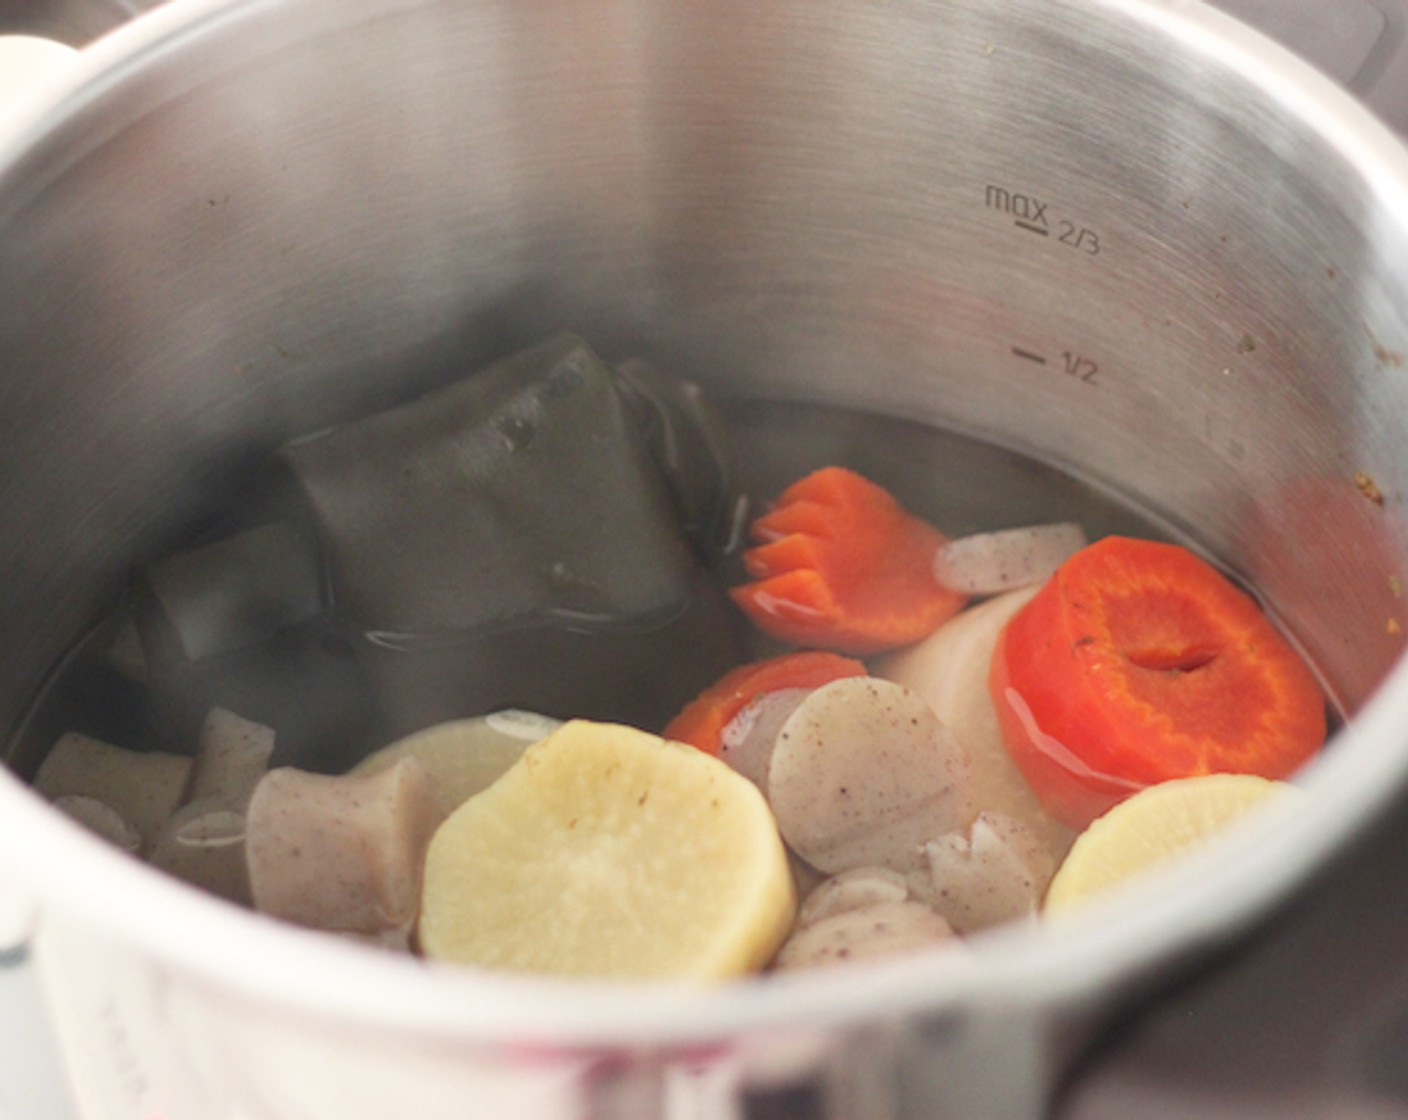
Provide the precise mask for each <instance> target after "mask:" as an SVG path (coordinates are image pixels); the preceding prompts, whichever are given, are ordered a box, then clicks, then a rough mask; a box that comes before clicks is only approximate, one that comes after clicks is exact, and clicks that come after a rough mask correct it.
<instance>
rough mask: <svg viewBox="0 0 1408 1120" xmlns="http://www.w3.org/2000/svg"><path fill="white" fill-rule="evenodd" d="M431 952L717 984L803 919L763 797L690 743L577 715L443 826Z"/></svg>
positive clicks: (425, 918) (430, 913)
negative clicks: (797, 914) (794, 921)
mask: <svg viewBox="0 0 1408 1120" xmlns="http://www.w3.org/2000/svg"><path fill="white" fill-rule="evenodd" d="M424 895H425V897H424V905H423V907H422V911H421V920H420V928H419V931H418V937H419V944H420V947H421V949H422V951H423V952H424V953H425V955H426V956H427V957H429V958H432V959H435V960H442V961H454V962H457V963H461V964H472V965H478V966H482V967H487V968H506V969H515V970H520V971H527V972H536V973H547V974H553V975H559V976H582V977H598V978H614V979H659V980H677V981H686V982H704V983H710V982H716V981H720V980H724V979H728V978H730V977H733V976H737V975H739V974H742V973H745V972H749V971H751V970H754V969H758V968H761V967H762V966H763V965H765V964H766V963H767V962H768V961H769V960H770V959H771V958H772V956H773V954H774V953H775V952H776V950H777V947H778V946H779V945H780V944H781V943H782V940H783V938H784V937H785V936H786V934H787V931H788V929H789V928H790V926H791V924H792V919H793V915H794V910H795V895H794V892H793V885H792V876H791V872H790V870H789V868H788V863H787V855H786V852H785V850H784V848H783V845H782V841H781V839H780V838H779V837H778V834H777V826H776V825H775V824H774V822H773V819H772V815H771V814H770V813H769V812H768V808H767V803H766V802H765V801H764V800H763V797H762V795H761V794H760V793H759V792H758V790H757V788H756V787H755V786H754V785H753V784H752V783H751V782H749V781H747V780H746V779H745V778H742V777H740V776H739V775H738V774H735V773H734V772H733V771H732V770H730V769H729V768H728V767H727V766H725V765H724V764H723V763H722V762H720V761H719V760H718V759H717V758H713V757H711V756H709V755H707V754H705V753H704V752H703V751H700V750H696V749H695V748H694V747H692V746H688V745H686V744H683V743H678V742H675V741H673V740H666V739H662V738H660V737H658V736H655V735H650V734H647V733H646V732H644V731H638V730H636V729H634V728H630V727H624V726H621V725H617V724H602V723H592V722H589V721H586V720H572V721H570V722H568V723H566V724H564V725H563V726H562V727H561V728H560V729H559V730H557V731H556V732H554V733H553V734H552V735H550V736H549V737H548V738H546V739H544V740H543V741H542V742H541V743H536V744H534V745H533V746H531V747H529V748H528V750H527V751H526V752H525V753H524V755H523V757H522V758H521V759H520V760H519V761H518V763H517V764H516V765H514V766H513V768H512V769H510V770H509V771H508V773H506V774H505V775H504V776H503V777H502V778H500V779H499V780H498V781H497V782H495V783H494V784H493V785H492V786H490V787H489V788H488V789H487V790H485V791H484V792H483V793H481V794H479V795H478V796H476V797H472V798H470V799H469V800H468V801H466V802H465V803H464V804H463V805H461V806H460V807H459V809H457V810H456V811H455V812H454V813H453V814H452V815H451V816H450V818H449V819H448V820H447V821H446V822H445V823H444V824H443V825H441V826H440V828H439V829H438V830H437V831H436V833H435V837H434V839H433V840H432V841H431V844H430V850H429V852H428V853H427V856H426V867H425V892H424Z"/></svg>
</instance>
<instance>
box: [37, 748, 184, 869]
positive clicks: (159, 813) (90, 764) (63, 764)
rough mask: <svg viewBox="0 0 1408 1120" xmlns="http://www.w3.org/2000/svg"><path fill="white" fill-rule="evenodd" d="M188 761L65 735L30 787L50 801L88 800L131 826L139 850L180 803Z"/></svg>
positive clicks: (181, 757) (46, 759) (51, 752)
mask: <svg viewBox="0 0 1408 1120" xmlns="http://www.w3.org/2000/svg"><path fill="white" fill-rule="evenodd" d="M190 775H191V759H190V758H188V757H186V756H185V755H176V754H167V753H165V752H163V751H131V750H127V749H126V748H124V747H117V746H113V745H112V744H111V743H105V742H103V741H102V740H100V739H93V738H90V737H89V736H87V735H82V734H79V733H78V732H75V731H70V732H68V733H67V734H65V735H62V736H61V737H60V738H59V740H58V742H56V743H55V744H54V746H53V747H52V749H51V750H50V751H49V754H48V756H47V757H46V758H45V759H44V762H43V763H42V764H41V765H40V767H39V772H38V773H37V774H36V775H35V778H34V788H35V789H36V790H38V791H39V793H41V794H42V795H43V796H44V797H46V798H48V799H49V800H50V801H57V800H58V799H59V798H61V797H69V796H75V795H76V796H81V797H92V798H95V799H96V800H98V801H101V802H103V803H104V804H106V805H110V806H111V807H112V808H113V809H114V810H115V811H116V812H117V814H118V815H119V816H121V817H122V818H123V819H125V820H127V821H128V822H130V823H131V825H132V826H133V827H134V828H135V829H136V830H137V832H138V834H139V835H140V836H141V838H142V842H141V845H140V848H139V850H145V849H146V848H147V847H148V846H149V845H150V844H151V842H152V840H153V839H155V837H156V834H157V833H158V832H159V831H160V830H161V826H162V824H163V823H164V822H165V821H166V819H167V818H168V817H169V816H171V814H172V813H174V812H175V811H176V807H177V806H178V805H179V804H180V803H181V798H182V795H183V794H184V792H185V789H186V784H187V782H188V781H189V780H190Z"/></svg>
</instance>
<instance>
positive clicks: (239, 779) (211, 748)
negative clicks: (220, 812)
mask: <svg viewBox="0 0 1408 1120" xmlns="http://www.w3.org/2000/svg"><path fill="white" fill-rule="evenodd" d="M273 753H274V729H273V728H272V727H266V726H265V725H264V724H262V723H256V722H254V721H253V720H249V719H245V718H244V717H243V716H237V715H235V713H234V712H230V711H226V710H225V709H224V708H212V709H211V710H210V712H209V713H208V714H207V715H206V717H205V723H204V724H203V725H202V726H201V730H200V742H199V743H198V744H197V746H196V759H195V767H194V769H193V770H192V772H191V783H190V788H189V789H188V790H187V791H186V800H187V801H188V802H205V803H207V804H208V805H210V806H213V805H216V804H218V805H220V806H223V807H224V808H226V809H229V810H231V811H232V812H234V813H236V814H240V815H242V814H243V813H244V810H245V806H247V805H248V804H249V799H250V796H251V795H252V794H253V793H254V787H255V786H257V785H258V784H259V779H260V778H262V777H263V776H264V774H265V772H266V771H267V770H268V769H269V759H270V758H271V757H272V756H273Z"/></svg>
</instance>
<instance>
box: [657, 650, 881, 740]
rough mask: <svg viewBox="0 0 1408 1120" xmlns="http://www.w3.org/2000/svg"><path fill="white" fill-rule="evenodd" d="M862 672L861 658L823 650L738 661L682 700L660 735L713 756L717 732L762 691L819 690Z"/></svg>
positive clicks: (719, 734) (863, 667)
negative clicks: (697, 692)
mask: <svg viewBox="0 0 1408 1120" xmlns="http://www.w3.org/2000/svg"><path fill="white" fill-rule="evenodd" d="M863 676H865V666H864V665H862V664H861V663H860V662H859V661H852V660H851V659H850V658H849V657H841V656H840V655H838V654H834V653H827V652H825V651H822V650H803V651H801V652H799V653H785V654H783V655H782V656H781V657H773V658H769V659H768V660H766V661H754V662H752V663H751V664H748V665H740V666H739V667H738V668H737V669H734V670H733V671H732V672H729V673H725V674H724V675H723V676H722V677H720V678H719V680H717V681H716V682H715V683H714V684H712V685H710V686H709V687H708V688H706V689H705V690H704V691H703V692H701V693H700V694H699V695H698V696H697V697H695V698H694V699H693V700H691V701H690V702H689V703H688V704H686V705H685V706H684V708H683V709H681V711H680V713H679V715H677V716H675V718H674V719H672V720H671V721H670V722H669V724H668V725H667V726H666V728H665V730H664V732H663V737H664V738H666V739H672V740H674V741H675V742H677V743H689V744H690V745H691V746H695V747H698V748H699V749H700V750H701V751H703V752H704V753H706V754H711V755H717V754H718V753H719V746H720V741H719V739H720V736H721V735H722V734H723V730H724V728H725V727H727V726H728V724H729V721H730V720H732V719H733V717H734V716H736V715H738V713H739V712H741V711H742V710H743V709H744V708H745V707H747V706H748V705H749V704H750V703H752V701H753V700H755V699H756V698H757V697H759V696H762V695H763V694H764V693H768V692H777V691H779V690H781V689H784V688H820V687H821V686H822V685H824V684H830V683H831V682H832V681H834V680H838V679H840V678H841V677H863Z"/></svg>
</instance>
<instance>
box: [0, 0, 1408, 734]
mask: <svg viewBox="0 0 1408 1120" xmlns="http://www.w3.org/2000/svg"><path fill="white" fill-rule="evenodd" d="M111 45H112V46H113V48H114V49H113V50H112V51H110V52H109V54H108V57H109V58H113V57H115V56H116V54H117V53H118V52H117V49H116V44H111ZM1382 189H1383V188H1381V187H1379V186H1378V185H1376V183H1375V182H1373V181H1371V180H1369V179H1367V178H1366V177H1365V176H1364V175H1363V174H1362V173H1361V172H1360V171H1359V170H1357V169H1356V168H1355V167H1354V166H1353V165H1352V163H1351V161H1350V160H1349V159H1347V158H1346V155H1345V153H1344V152H1342V151H1340V150H1337V149H1336V147H1335V146H1334V144H1333V143H1332V142H1331V141H1330V140H1327V139H1326V138H1324V137H1322V136H1318V135H1316V134H1315V133H1314V132H1312V131H1311V130H1309V129H1308V128H1307V127H1306V125H1305V123H1304V121H1302V120H1298V119H1296V117H1295V115H1294V114H1293V112H1292V110H1291V107H1290V106H1289V105H1288V104H1287V103H1285V102H1284V101H1278V99H1277V98H1276V97H1275V96H1274V95H1273V94H1271V93H1268V92H1267V91H1266V90H1265V89H1262V88H1260V87H1259V86H1258V85H1257V84H1256V83H1255V82H1254V81H1253V79H1252V78H1251V77H1248V76H1244V75H1243V74H1240V73H1234V72H1231V70H1229V69H1228V68H1224V67H1223V66H1222V65H1221V64H1220V63H1218V62H1217V61H1216V59H1215V58H1213V57H1212V56H1211V55H1208V54H1205V53H1203V51H1202V50H1201V49H1200V48H1199V47H1198V46H1197V45H1195V44H1193V43H1174V42H1172V41H1170V39H1168V38H1167V37H1165V36H1164V35H1163V34H1161V33H1160V31H1159V30H1158V29H1156V28H1155V26H1153V24H1151V23H1147V22H1145V20H1144V19H1141V18H1137V17H1135V16H1133V15H1128V14H1122V13H1121V6H1120V5H1117V4H1110V5H1105V4H1100V3H1091V2H1078V0H1052V2H1047V3H1029V2H1019V0H945V2H941V3H929V2H924V3H920V2H918V0H913V2H904V3H898V4H887V5H875V4H870V3H860V2H852V0H830V2H826V3H823V4H820V5H816V4H813V5H808V6H806V8H805V10H803V9H801V8H798V7H797V6H795V5H788V4H782V3H759V2H757V0H749V2H747V3H743V2H742V0H725V2H723V3H716V4H710V5H669V4H652V3H647V2H645V0H600V2H596V3H582V4H570V5H562V4H548V3H536V2H535V3H527V4H525V3H520V2H512V3H510V2H497V0H483V2H480V3H475V4H451V3H441V2H434V0H419V2H415V3H410V4H395V5H375V4H373V5H362V6H358V7H356V8H354V9H351V10H346V9H341V8H339V9H338V10H336V11H333V10H331V9H327V10H324V9H323V8H321V7H314V8H313V9H309V8H306V7H300V8H297V9H296V10H295V8H294V6H292V5H284V4H279V3H264V4H252V5H247V6H244V7H240V8H238V9H236V8H234V7H230V8H228V9H226V10H224V11H222V12H220V13H218V14H217V18H212V19H210V20H208V21H205V22H196V23H194V24H192V25H189V26H187V27H186V28H185V29H184V30H179V31H176V32H174V33H173V34H172V35H171V36H170V38H169V40H164V41H157V42H151V41H148V43H147V45H146V47H145V48H144V49H143V50H142V51H141V52H140V53H138V54H137V55H136V56H134V57H130V58H127V59H126V60H124V61H122V62H120V63H118V64H116V65H115V66H113V67H112V68H111V69H110V70H108V71H107V72H106V73H104V74H103V75H101V76H95V77H94V78H93V80H92V81H91V83H90V84H89V85H88V86H87V87H86V88H85V90H84V91H83V94H82V96H79V97H77V98H75V99H73V100H72V101H70V102H69V103H67V104H66V106H65V107H64V109H63V110H62V111H61V112H59V113H56V114H55V115H54V117H53V119H52V127H50V128H49V129H48V130H47V132H46V133H44V134H43V135H42V136H40V137H38V138H37V140H36V141H35V142H34V143H33V144H32V145H30V146H29V147H28V148H26V149H25V150H23V151H19V152H15V151H12V152H10V153H9V155H8V159H7V161H6V163H5V165H4V166H3V168H0V416H3V417H4V423H5V426H6V438H5V440H4V443H3V446H2V447H0V518H3V523H4V524H5V526H6V531H5V533H4V534H3V536H0V631H3V632H4V633H5V634H7V635H8V636H9V641H8V642H7V643H6V645H5V647H4V648H3V649H2V650H0V725H4V726H13V724H14V722H15V720H16V719H17V717H18V715H19V713H20V712H21V711H22V710H23V708H24V706H25V705H26V704H27V703H28V701H29V700H30V698H31V697H32V695H33V693H34V690H35V688H36V687H37V685H38V684H39V682H40V680H41V678H42V676H43V674H44V673H45V672H46V671H47V670H48V668H49V667H50V666H51V665H52V664H53V663H54V662H55V660H56V659H57V658H58V657H59V656H60V655H61V654H62V652H63V651H64V650H65V649H66V648H67V647H68V646H69V644H70V643H71V642H72V641H73V640H74V638H75V636H76V635H77V634H78V633H79V632H80V630H81V629H82V627H83V626H84V625H85V623H86V622H87V620H89V619H90V618H91V617H92V616H93V614H94V612H95V611H96V610H97V609H98V608H100V607H101V606H102V605H103V604H104V603H105V602H107V601H108V600H109V599H110V598H111V596H112V595H113V594H114V593H115V591H116V589H117V588H118V586H119V585H120V584H121V582H122V580H123V579H124V577H125V575H126V573H127V572H128V570H129V569H130V567H131V565H132V564H133V563H134V562H136V561H138V560H140V559H142V558H144V557H148V556H150V555H153V554H155V553H157V552H159V551H161V550H162V549H165V548H168V547H170V546H171V545H172V544H174V543H176V542H178V541H180V540H181V539H183V538H184V537H186V536H188V535H189V534H190V533H191V532H192V531H193V530H195V529H196V528H198V527H199V526H201V525H202V524H204V523H205V522H206V521H207V520H208V519H209V517H210V516H211V515H212V513H213V511H214V510H216V509H217V508H218V507H219V505H220V503H221V502H222V501H223V500H225V499H226V498H227V497H228V496H229V494H230V493H231V492H233V491H235V490H237V489H238V488H239V487H240V486H241V485H243V484H244V483H245V482H247V481H248V479H249V478H250V477H251V474H252V472H253V470H254V469H255V467H256V466H257V464H258V463H259V462H260V461H261V460H262V458H263V457H264V456H265V454H266V453H267V452H268V451H269V450H270V449H271V448H272V447H274V446H277V445H278V444H279V443H281V442H282V441H284V440H285V439H287V438H289V437H291V436H293V435H296V434H299V433H303V432H307V431H310V430H315V429H318V428H320V427H322V426H325V425H327V424H330V423H335V422H337V421H338V420H339V419H342V418H346V417H350V416H353V415H357V414H359V413H363V412H366V411H368V410H370V409H373V408H376V407H380V406H383V405H385V404H388V403H390V402H392V401H396V400H402V399H405V398H407V397H410V396H412V395H414V394H416V393H417V392H419V391H421V390H423V389H424V388H426V387H428V386H430V385H433V384H436V383H439V382H441V381H443V380H445V379H447V378H449V377H452V376H455V375H457V374H459V373H462V372H463V371H466V370H468V369H471V368H473V367H474V366H475V365H476V364H478V363H480V362H482V361H485V360H487V359H489V358H492V357H494V356H497V355H499V354H502V353H504V352H506V351H508V350H509V349H512V348H514V347H516V346H519V345H523V344H527V343H531V342H533V341H536V340H537V339H538V338H539V337H541V336H543V335H544V334H546V333H549V332H551V331H554V330H557V329H562V328H571V329H574V330H577V331H579V332H581V333H582V334H584V335H585V336H586V337H588V338H589V339H591V340H592V341H593V343H594V344H596V345H597V346H598V347H599V348H600V349H601V350H602V351H603V352H604V353H607V354H608V355H619V354H624V353H626V352H633V353H642V354H645V355H647V356H649V357H652V358H654V359H656V360H657V361H659V362H661V363H662V364H664V365H666V366H668V367H670V368H673V369H675V370H678V371H679V372H681V373H683V374H686V375H688V376H691V377H694V378H696V379H698V380H699V381H701V382H702V383H703V384H704V385H705V386H706V387H709V388H711V389H713V390H715V391H717V392H719V393H728V394H752V395H758V396H762V397H769V398H773V397H798V398H806V399H810V400H817V401H822V402H829V403H840V404H845V405H854V406H857V407H862V408H866V409H872V410H876V411H879V412H882V413H886V414H891V415H897V416H904V417H909V418H918V419H921V420H924V421H928V422H932V423H934V424H937V425H941V426H945V427H951V428H954V429H957V430H959V431H963V432H968V433H972V434H975V435H978V436H980V437H983V438H985V439H990V440H992V441H995V442H997V443H999V444H1002V445H1005V446H1008V447H1012V448H1014V449H1017V450H1019V451H1023V452H1027V453H1030V454H1033V455H1035V456H1037V457H1038V458H1040V459H1043V460H1046V461H1048V462H1051V463H1053V464H1055V465H1057V466H1061V467H1064V468H1068V469H1070V470H1072V471H1073V472H1074V473H1076V474H1078V475H1079V476H1080V477H1082V478H1085V479H1087V480H1090V481H1092V482H1094V483H1095V484H1097V485H1099V486H1101V487H1103V488H1105V489H1107V490H1109V491H1111V492H1114V493H1116V494H1118V495H1121V496H1123V497H1125V498H1127V499H1128V500H1129V501H1131V502H1132V503H1133V504H1135V505H1137V506H1138V507H1139V508H1141V509H1143V510H1145V511H1147V512H1148V513H1149V514H1151V515H1152V516H1153V517H1155V518H1156V519H1159V520H1161V521H1162V522H1163V523H1164V524H1166V525H1167V526H1168V527H1169V528H1170V529H1171V530H1172V531H1175V532H1178V533H1182V534H1186V535H1188V536H1189V537H1190V538H1191V539H1193V540H1194V541H1196V542H1197V543H1198V544H1200V545H1201V546H1203V547H1205V548H1206V549H1208V550H1209V551H1210V552H1212V553H1214V554H1216V555H1217V556H1218V557H1220V558H1221V559H1222V560H1223V561H1224V562H1226V563H1227V564H1228V565H1229V566H1230V567H1231V568H1232V569H1233V570H1234V571H1236V572H1238V573H1240V574H1241V575H1242V576H1244V577H1245V578H1246V579H1248V580H1249V581H1250V582H1251V583H1252V584H1254V585H1255V586H1257V587H1258V588H1259V589H1260V590H1261V591H1262V592H1263V593H1264V594H1265V595H1266V596H1267V598H1268V600H1269V601H1270V602H1271V604H1272V605H1273V606H1274V608H1275V609H1276V611H1277V612H1278V613H1279V614H1280V615H1281V617H1282V618H1283V619H1284V620H1285V622H1286V623H1287V625H1288V627H1289V629H1290V630H1291V631H1292V633H1293V634H1294V635H1295V636H1296V637H1297V638H1298V639H1299V640H1300V641H1302V642H1303V643H1304V644H1305V646H1306V648H1307V649H1308V651H1309V652H1310V654H1311V656H1312V657H1313V659H1314V660H1315V661H1316V663H1317V664H1318V665H1319V667H1320V668H1321V670H1322V671H1323V673H1324V674H1325V676H1326V679H1327V681H1328V682H1329V684H1330V685H1331V687H1332V689H1333V691H1334V693H1335V694H1336V696H1337V697H1338V698H1339V699H1340V701H1341V702H1342V703H1343V705H1344V706H1345V707H1346V709H1347V710H1350V711H1352V710H1353V709H1354V708H1355V707H1357V705H1358V704H1359V703H1360V702H1361V701H1362V700H1363V699H1364V698H1365V697H1366V696H1367V695H1368V693H1369V692H1370V691H1371V690H1372V689H1373V688H1374V687H1375V686H1376V684H1377V683H1378V682H1379V681H1380V680H1381V679H1382V678H1383V676H1384V674H1385V673H1386V672H1387V670H1388V668H1389V667H1390V665H1391V664H1392V662H1393V660H1394V658H1396V656H1397V654H1398V652H1399V650H1400V648H1401V639H1400V637H1399V636H1398V633H1397V626H1396V621H1395V620H1396V618H1397V612H1398V611H1399V609H1400V608H1399V604H1398V601H1397V583H1396V580H1397V573H1398V572H1399V571H1400V570H1401V569H1402V561H1403V557H1404V554H1405V549H1408V541H1405V537H1404V527H1403V525H1402V521H1401V517H1400V516H1399V495H1400V494H1401V493H1402V492H1403V488H1404V484H1405V481H1408V480H1405V470H1406V469H1408V468H1405V457H1404V456H1403V454H1402V448H1403V447H1404V446H1408V381H1406V380H1405V376H1404V371H1403V370H1402V368H1401V367H1402V365H1403V362H1404V357H1403V355H1404V354H1408V290H1405V277H1404V273H1403V271H1402V270H1401V268H1399V267H1398V263H1397V262H1401V261H1404V260H1408V231H1406V230H1405V218H1408V215H1405V214H1404V212H1403V210H1402V208H1401V207H1402V202H1401V200H1400V199H1396V198H1388V197H1386V196H1383V195H1381V194H1379V193H1376V192H1378V191H1380V190H1382Z"/></svg>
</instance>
